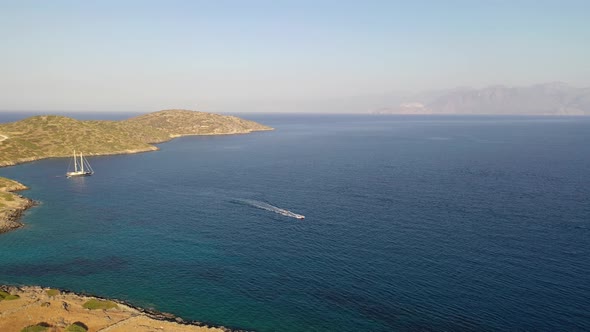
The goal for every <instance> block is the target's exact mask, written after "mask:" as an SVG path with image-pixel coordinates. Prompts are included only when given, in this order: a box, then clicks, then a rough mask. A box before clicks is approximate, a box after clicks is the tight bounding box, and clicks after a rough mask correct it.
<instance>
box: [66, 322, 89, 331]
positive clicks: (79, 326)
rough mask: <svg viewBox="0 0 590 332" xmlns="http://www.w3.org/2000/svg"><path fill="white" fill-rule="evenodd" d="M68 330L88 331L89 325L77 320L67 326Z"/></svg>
mask: <svg viewBox="0 0 590 332" xmlns="http://www.w3.org/2000/svg"><path fill="white" fill-rule="evenodd" d="M65 331H66V332H87V331H88V326H86V324H84V323H82V322H75V323H74V324H72V325H70V326H68V327H66V329H65Z"/></svg>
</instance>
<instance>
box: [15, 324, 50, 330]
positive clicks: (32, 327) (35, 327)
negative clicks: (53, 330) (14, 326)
mask: <svg viewBox="0 0 590 332" xmlns="http://www.w3.org/2000/svg"><path fill="white" fill-rule="evenodd" d="M48 329H49V324H47V323H39V324H36V325H29V326H27V327H25V328H24V329H22V330H20V332H43V331H47V330H48Z"/></svg>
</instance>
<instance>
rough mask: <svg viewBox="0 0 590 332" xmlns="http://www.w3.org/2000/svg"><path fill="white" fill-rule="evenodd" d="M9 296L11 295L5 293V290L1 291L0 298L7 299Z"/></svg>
mask: <svg viewBox="0 0 590 332" xmlns="http://www.w3.org/2000/svg"><path fill="white" fill-rule="evenodd" d="M8 295H10V293H8V292H5V291H3V290H0V298H5V297H7V296H8Z"/></svg>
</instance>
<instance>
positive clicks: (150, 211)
mask: <svg viewBox="0 0 590 332" xmlns="http://www.w3.org/2000/svg"><path fill="white" fill-rule="evenodd" d="M239 115H240V116H242V117H244V118H247V119H251V120H255V121H258V122H261V123H264V124H267V125H269V126H272V127H274V128H275V130H274V131H269V132H256V133H252V134H248V135H228V136H200V137H199V136H191V137H182V138H178V139H175V140H172V141H170V142H167V143H163V144H159V145H158V147H159V150H158V151H155V152H149V153H140V154H133V155H116V156H102V157H89V158H88V159H89V162H90V164H91V165H92V167H93V168H94V170H95V174H94V176H91V177H86V178H71V179H67V178H65V177H64V173H65V171H66V168H67V166H68V163H69V160H68V159H66V158H52V159H46V160H41V161H37V162H32V163H27V164H22V165H18V166H14V167H5V168H0V176H4V177H8V178H12V179H16V180H18V181H20V182H22V183H23V184H25V185H27V186H29V187H30V190H27V191H25V192H22V194H23V195H25V196H27V197H30V198H32V199H34V200H36V201H38V202H39V206H37V207H34V208H32V209H30V210H28V211H27V212H26V215H25V216H24V218H23V222H24V223H25V224H26V225H25V227H23V228H21V229H18V230H16V231H12V232H9V233H6V234H2V235H0V283H2V284H17V285H42V286H48V287H58V288H62V289H68V290H72V291H76V292H86V293H90V294H95V295H99V296H103V297H109V298H116V299H121V300H124V301H128V302H130V303H132V304H134V305H136V306H141V307H146V308H152V309H155V310H159V311H163V312H170V313H173V314H175V315H178V316H180V317H182V318H183V319H185V320H198V321H202V322H206V323H211V324H216V325H223V326H227V327H232V328H237V329H245V330H256V331H287V332H299V331H517V330H519V331H524V330H529V331H589V330H590V310H589V308H590V118H584V117H495V116H401V115H400V116H370V115H325V114H315V115H311V114H308V115H304V114H303V115H302V114H239ZM73 116H74V117H76V116H78V117H79V118H89V117H94V118H104V119H108V118H112V119H120V118H125V117H126V115H125V114H107V113H100V114H92V115H90V114H77V115H76V114H74V115H73ZM22 117H24V114H22V113H19V114H12V115H11V114H8V113H0V119H1V120H2V121H3V122H4V121H11V120H16V119H18V118H22ZM281 211H283V212H285V211H287V212H290V213H293V214H299V215H304V216H305V219H297V218H294V217H293V215H290V214H289V213H281Z"/></svg>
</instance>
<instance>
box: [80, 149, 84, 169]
mask: <svg viewBox="0 0 590 332" xmlns="http://www.w3.org/2000/svg"><path fill="white" fill-rule="evenodd" d="M80 166H82V173H84V159H82V152H80Z"/></svg>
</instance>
